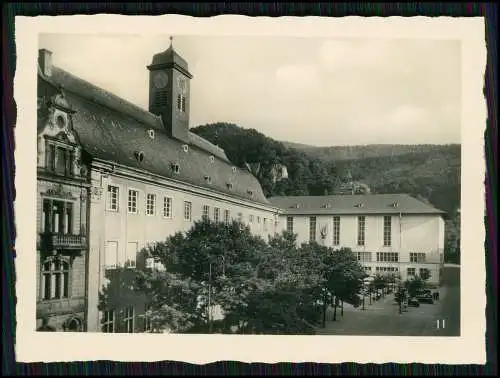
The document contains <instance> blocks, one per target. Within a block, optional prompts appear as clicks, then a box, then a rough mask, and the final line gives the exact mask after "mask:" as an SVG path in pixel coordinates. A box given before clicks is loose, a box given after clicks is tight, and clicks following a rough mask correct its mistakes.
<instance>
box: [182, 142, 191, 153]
mask: <svg viewBox="0 0 500 378" xmlns="http://www.w3.org/2000/svg"><path fill="white" fill-rule="evenodd" d="M182 150H183V151H184V152H188V151H189V146H188V145H187V144H183V145H182Z"/></svg>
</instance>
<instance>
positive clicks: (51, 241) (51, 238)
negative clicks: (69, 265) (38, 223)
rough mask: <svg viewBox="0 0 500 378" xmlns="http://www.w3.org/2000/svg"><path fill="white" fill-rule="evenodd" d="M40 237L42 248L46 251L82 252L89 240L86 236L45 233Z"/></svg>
mask: <svg viewBox="0 0 500 378" xmlns="http://www.w3.org/2000/svg"><path fill="white" fill-rule="evenodd" d="M40 236H41V246H42V248H43V249H45V250H57V249H73V250H82V249H86V247H87V238H86V237H85V236H84V235H74V234H59V233H44V234H41V235H40Z"/></svg>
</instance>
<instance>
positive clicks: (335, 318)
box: [333, 301, 337, 322]
mask: <svg viewBox="0 0 500 378" xmlns="http://www.w3.org/2000/svg"><path fill="white" fill-rule="evenodd" d="M333 321H334V322H336V321H337V301H335V302H333Z"/></svg>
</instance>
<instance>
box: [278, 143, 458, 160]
mask: <svg viewBox="0 0 500 378" xmlns="http://www.w3.org/2000/svg"><path fill="white" fill-rule="evenodd" d="M282 143H283V144H284V145H285V146H287V147H290V148H294V149H296V150H298V151H302V152H305V153H307V154H308V155H310V156H314V157H317V158H320V159H323V160H328V161H329V160H335V161H338V160H354V159H366V158H373V157H382V156H397V155H406V154H419V153H434V152H437V151H443V150H446V149H450V150H454V149H456V148H460V145H458V144H447V145H436V144H417V145H405V144H370V145H358V146H331V147H316V146H310V145H307V144H300V143H292V142H282Z"/></svg>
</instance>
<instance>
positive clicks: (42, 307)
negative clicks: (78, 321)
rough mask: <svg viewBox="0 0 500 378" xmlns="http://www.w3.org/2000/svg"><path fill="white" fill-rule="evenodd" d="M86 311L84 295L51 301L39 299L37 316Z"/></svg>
mask: <svg viewBox="0 0 500 378" xmlns="http://www.w3.org/2000/svg"><path fill="white" fill-rule="evenodd" d="M84 311H85V299H84V298H83V297H75V298H67V299H57V300H55V299H54V300H50V301H37V303H36V316H37V318H40V317H43V316H46V315H64V314H74V313H82V312H84Z"/></svg>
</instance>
